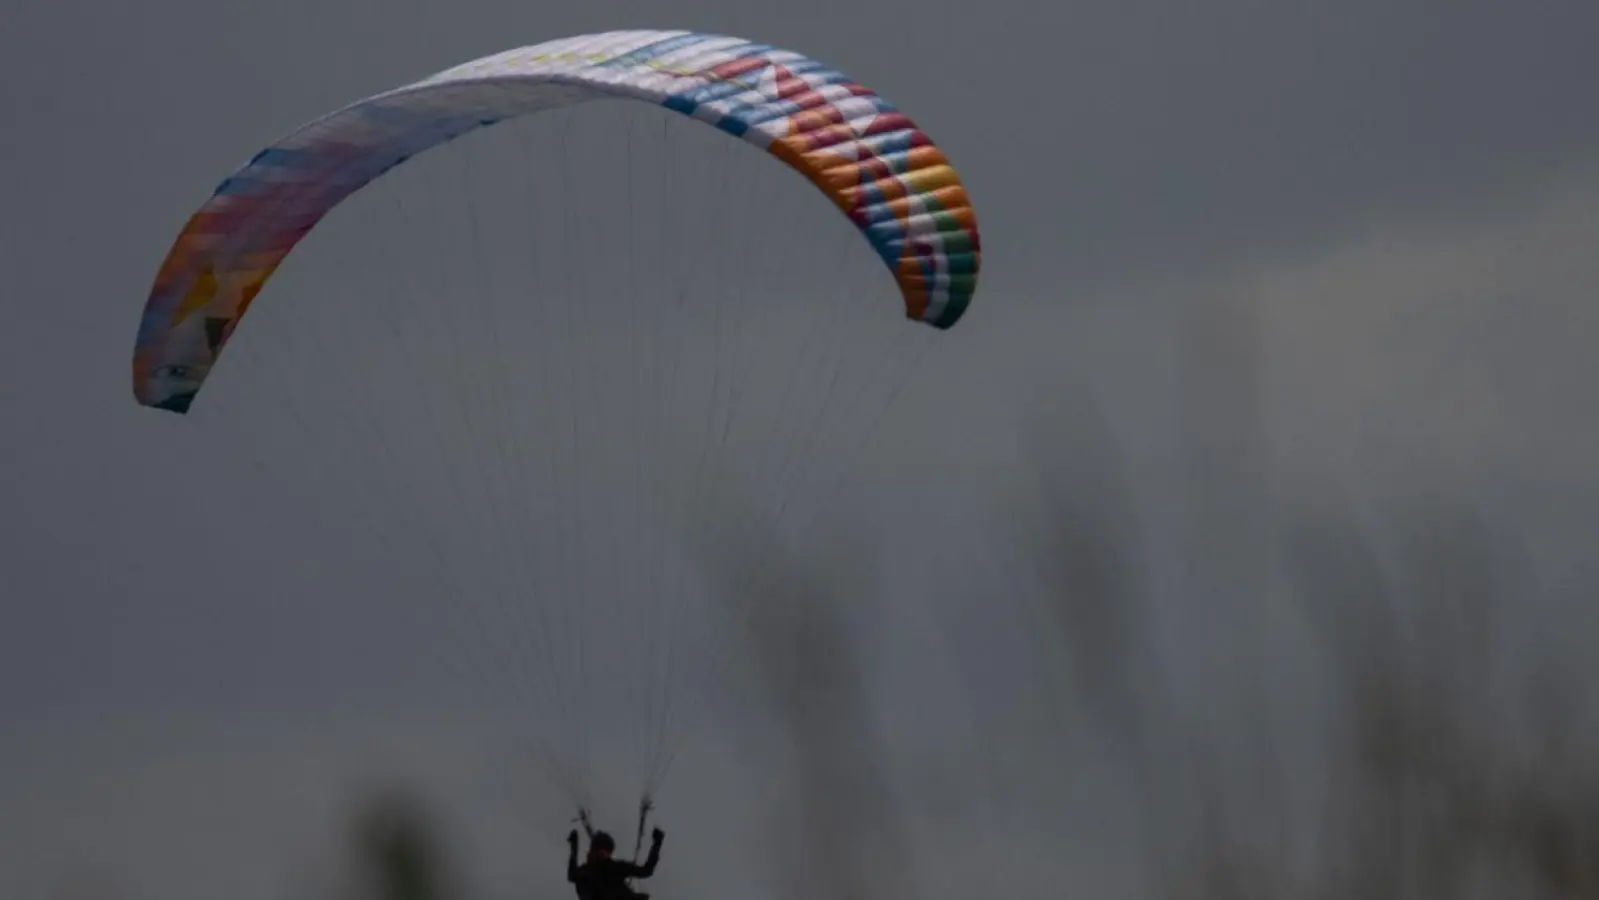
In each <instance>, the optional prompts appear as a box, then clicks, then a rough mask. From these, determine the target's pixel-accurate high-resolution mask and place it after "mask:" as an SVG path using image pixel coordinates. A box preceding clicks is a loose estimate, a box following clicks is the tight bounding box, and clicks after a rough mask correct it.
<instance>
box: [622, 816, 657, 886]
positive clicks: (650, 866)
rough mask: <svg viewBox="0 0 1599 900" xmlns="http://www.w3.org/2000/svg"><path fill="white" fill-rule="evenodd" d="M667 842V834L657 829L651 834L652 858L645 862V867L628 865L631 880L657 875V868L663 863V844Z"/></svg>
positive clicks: (635, 864)
mask: <svg viewBox="0 0 1599 900" xmlns="http://www.w3.org/2000/svg"><path fill="white" fill-rule="evenodd" d="M664 840H666V832H664V831H662V830H661V829H659V828H657V829H655V830H654V831H652V832H650V856H649V858H648V859H646V860H644V865H642V866H641V865H639V864H638V863H627V867H628V873H627V875H628V877H629V878H648V877H650V876H651V875H654V874H655V867H656V866H657V865H659V864H660V862H661V842H662V841H664Z"/></svg>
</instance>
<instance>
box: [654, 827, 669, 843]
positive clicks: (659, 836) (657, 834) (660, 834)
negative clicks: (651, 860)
mask: <svg viewBox="0 0 1599 900" xmlns="http://www.w3.org/2000/svg"><path fill="white" fill-rule="evenodd" d="M650 840H652V841H654V842H655V843H657V844H659V843H660V842H661V841H664V840H666V832H664V831H662V830H661V829H660V828H656V829H655V830H654V831H651V832H650Z"/></svg>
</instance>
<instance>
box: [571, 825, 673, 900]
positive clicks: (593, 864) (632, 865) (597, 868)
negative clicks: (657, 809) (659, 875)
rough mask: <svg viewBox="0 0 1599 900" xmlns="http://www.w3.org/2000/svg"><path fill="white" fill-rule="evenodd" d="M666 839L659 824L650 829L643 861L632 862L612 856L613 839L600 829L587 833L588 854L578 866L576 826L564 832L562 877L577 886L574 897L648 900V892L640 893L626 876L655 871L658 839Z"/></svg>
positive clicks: (659, 851) (607, 899) (657, 857)
mask: <svg viewBox="0 0 1599 900" xmlns="http://www.w3.org/2000/svg"><path fill="white" fill-rule="evenodd" d="M664 840H666V832H664V831H662V830H661V829H659V828H656V829H655V830H654V831H651V832H650V855H649V858H648V859H646V860H645V861H644V865H642V866H641V865H639V864H638V863H636V862H630V861H624V860H620V859H612V858H611V854H613V853H615V852H616V840H615V839H614V838H612V837H611V836H610V835H609V834H606V833H605V832H603V831H594V832H590V833H589V852H588V858H587V859H585V860H584V861H583V864H582V865H581V866H580V865H578V864H577V829H576V828H574V829H572V833H571V834H568V835H567V836H566V843H567V846H568V847H569V848H570V850H571V852H570V853H569V854H568V856H567V860H566V880H567V881H570V882H571V883H572V884H573V885H575V886H576V887H577V896H578V900H648V898H649V894H641V893H638V892H636V891H634V890H633V889H632V888H631V887H629V886H628V884H627V880H628V879H629V878H648V877H650V876H651V875H653V874H655V866H656V864H658V863H659V862H660V861H661V842H662V841H664Z"/></svg>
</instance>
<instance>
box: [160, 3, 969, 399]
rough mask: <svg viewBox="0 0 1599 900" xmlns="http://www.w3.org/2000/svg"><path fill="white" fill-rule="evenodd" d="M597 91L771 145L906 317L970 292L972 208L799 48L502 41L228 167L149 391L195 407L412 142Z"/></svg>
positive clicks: (645, 35)
mask: <svg viewBox="0 0 1599 900" xmlns="http://www.w3.org/2000/svg"><path fill="white" fill-rule="evenodd" d="M600 97H625V98H632V99H636V100H640V101H644V102H646V103H654V104H659V105H662V106H665V107H666V108H668V109H671V110H674V111H676V112H679V113H682V114H683V115H686V116H689V117H691V118H694V119H697V120H700V121H703V122H706V123H708V124H710V125H713V126H715V127H717V128H719V129H721V130H723V131H725V132H727V133H729V134H732V135H735V136H737V137H739V138H742V139H743V140H745V141H748V142H749V143H751V144H754V145H756V146H758V147H761V148H763V149H765V150H767V151H768V152H769V153H771V154H772V155H774V156H776V157H777V158H778V159H780V160H782V161H783V162H785V163H787V164H788V165H789V166H791V167H793V168H794V169H796V170H798V171H799V172H800V173H801V174H803V175H804V176H805V177H806V178H807V179H809V180H810V181H811V182H812V183H813V184H815V185H816V186H817V187H818V188H820V189H821V190H822V191H823V192H824V193H825V194H827V196H828V197H830V198H831V199H832V200H833V202H834V203H835V204H836V205H837V206H838V208H839V209H840V210H841V211H843V212H844V213H845V214H846V215H848V216H849V217H850V219H851V220H852V221H854V223H855V224H856V226H857V227H858V228H859V229H860V230H861V232H862V234H863V235H864V236H865V237H866V239H867V240H868V241H870V242H871V245H872V247H873V248H874V249H875V250H876V251H877V253H878V255H879V256H880V257H881V258H882V260H883V262H884V263H885V264H886V265H887V266H888V267H889V268H890V270H891V271H892V272H893V273H894V277H895V280H896V281H897V283H898V284H899V287H900V291H901V294H902V296H903V298H904V302H905V312H906V315H907V316H909V317H911V318H912V319H916V320H919V321H922V322H925V323H927V324H929V325H933V326H935V327H938V328H948V327H949V326H951V325H953V324H954V323H955V322H956V321H957V320H958V319H959V318H960V317H961V314H962V313H963V312H964V311H965V309H966V306H967V304H968V302H969V301H970V299H971V296H972V292H973V290H974V289H975V287H976V278H977V272H978V268H979V264H980V258H981V257H980V247H979V240H978V233H977V222H976V216H975V214H974V213H973V211H972V206H971V202H970V200H969V199H968V198H967V196H966V191H965V188H964V187H963V186H962V184H961V181H960V177H959V176H958V175H957V174H956V172H955V170H954V168H953V167H951V166H950V164H949V161H948V160H947V159H946V158H945V156H944V154H943V152H942V151H940V150H939V149H938V147H937V146H936V145H935V144H933V142H932V141H931V140H930V139H929V138H928V137H927V135H926V134H924V133H923V132H922V131H921V130H920V129H918V128H917V127H916V126H915V124H914V123H913V122H912V121H911V120H910V118H909V117H907V116H906V115H904V114H903V113H901V112H900V111H899V110H897V109H895V108H894V107H893V106H891V105H889V104H888V103H887V102H886V101H884V100H883V99H882V98H881V97H879V96H878V95H877V94H876V93H875V92H873V91H871V90H870V89H868V88H866V87H863V86H861V85H859V84H857V83H855V82H853V81H851V80H849V79H848V78H846V77H845V76H844V75H843V74H841V73H839V72H837V71H834V70H832V69H829V68H827V67H826V66H823V65H822V64H821V63H818V62H815V61H813V60H810V59H807V58H805V57H804V56H801V55H800V54H798V53H794V52H791V51H787V50H780V49H777V48H775V47H771V46H767V45H764V44H756V43H752V42H750V41H745V40H740V39H738V38H732V37H722V36H716V35H706V34H695V33H690V32H682V31H616V32H607V33H603V34H593V35H583V36H580V37H573V38H565V39H561V40H556V41H550V42H548V43H544V44H538V45H536V46H532V47H524V48H520V49H516V50H509V51H506V52H504V53H498V54H495V55H493V56H486V57H483V58H482V59H478V60H473V61H472V62H469V63H466V64H464V65H460V66H456V67H455V68H452V69H448V70H445V71H443V72H440V73H438V74H436V75H434V76H432V77H429V78H425V79H423V80H422V81H419V82H416V83H414V84H411V85H408V86H405V87H401V88H397V89H395V90H392V91H388V92H385V93H382V94H378V95H375V96H372V97H368V98H367V99H365V100H361V101H359V102H357V103H354V104H351V105H350V106H347V107H345V108H343V109H341V110H338V111H337V112H334V113H331V114H329V115H327V116H324V117H322V118H320V119H317V120H316V121H314V122H311V123H310V124H308V125H306V126H304V127H303V128H300V129H299V130H297V131H295V132H294V133H292V134H290V135H288V136H287V137H285V138H283V139H282V140H280V141H278V142H277V143H275V144H273V145H272V146H271V147H268V148H266V149H264V150H262V151H261V152H260V153H257V154H256V155H255V157H254V158H253V159H251V160H250V162H249V163H248V164H247V165H245V166H244V167H243V168H241V169H240V170H239V171H237V172H235V173H234V174H233V175H232V176H230V177H229V178H227V179H226V180H224V181H223V182H222V183H221V185H220V186H218V188H217V190H216V194H215V195H214V196H213V197H212V198H211V200H210V201H209V202H207V203H206V204H205V205H204V206H203V207H201V208H200V210H199V211H198V212H196V213H195V214H194V215H193V216H192V217H191V218H190V219H189V222H188V224H187V225H186V226H185V227H184V229H183V232H182V234H180V235H179V237H178V239H177V241H176V243H175V244H174V245H173V247H172V249H171V251H170V252H169V253H168V255H167V258H166V261H165V262H164V263H163V264H162V266H161V269H160V271H159V273H158V274H157V276H156V280H155V285H154V287H153V289H152V290H151V292H150V297H149V300H148V302H147V304H146V306H145V312H144V317H143V320H142V321H141V322H140V325H139V335H138V341H137V344H136V346H135V350H134V361H133V388H134V395H135V396H136V397H137V398H138V400H139V402H140V403H142V404H144V405H146V406H152V407H156V408H160V409H167V410H171V411H173V412H179V413H182V412H187V411H188V409H189V405H190V404H191V403H192V402H193V401H194V397H195V394H196V393H197V392H198V391H199V389H200V386H201V385H202V384H203V383H204V382H205V380H206V378H207V376H208V375H209V373H210V368H211V366H212V364H213V363H214V362H215V361H216V358H217V355H218V354H219V353H220V352H221V349H222V347H223V346H224V345H225V344H226V343H227V341H228V339H229V338H230V337H231V336H232V334H233V332H234V329H235V328H237V327H238V324H239V321H240V320H241V319H242V318H243V316H244V314H245V312H246V311H247V310H248V309H249V307H250V304H251V303H252V302H253V301H254V300H255V297H256V295H257V294H258V293H259V292H260V291H261V289H262V287H263V286H264V285H265V283H266V281H267V279H269V278H270V277H272V274H273V272H274V271H275V270H276V269H277V268H278V266H279V265H280V264H281V263H282V261H283V259H284V257H285V256H287V255H288V253H289V252H290V251H291V250H292V249H293V248H294V246H295V244H297V243H298V242H299V241H300V240H301V239H302V238H303V237H305V236H306V234H308V233H309V232H310V231H311V230H312V229H313V228H314V227H316V224H317V223H318V222H319V221H321V219H322V218H323V216H325V215H326V214H327V213H328V212H329V211H330V210H331V209H333V208H334V207H335V206H336V205H338V204H339V203H340V202H341V201H343V200H344V199H345V198H346V197H348V196H349V195H350V194H352V193H354V192H355V191H358V190H360V189H361V187H363V186H364V185H366V184H367V183H368V182H370V181H371V180H372V179H374V178H376V177H378V176H379V175H381V174H383V173H384V172H387V171H389V170H390V169H392V168H394V167H395V166H397V165H400V164H401V163H403V162H405V161H406V160H408V159H410V158H411V157H413V156H414V155H416V154H417V153H420V152H422V151H424V150H427V149H429V148H431V147H434V146H436V145H438V144H441V143H444V142H446V141H450V140H453V139H455V138H457V137H460V136H461V135H463V134H466V133H468V132H470V131H473V130H476V129H478V128H482V127H484V126H488V125H493V124H495V123H497V122H500V121H503V120H505V119H508V118H512V117H516V116H521V115H525V114H528V113H532V112H536V111H539V110H548V109H553V108H557V107H561V106H567V105H570V104H574V103H579V102H583V101H585V100H591V99H596V98H600Z"/></svg>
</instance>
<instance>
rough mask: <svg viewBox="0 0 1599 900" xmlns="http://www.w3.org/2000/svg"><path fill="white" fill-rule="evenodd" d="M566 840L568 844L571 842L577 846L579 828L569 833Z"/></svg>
mask: <svg viewBox="0 0 1599 900" xmlns="http://www.w3.org/2000/svg"><path fill="white" fill-rule="evenodd" d="M566 842H567V843H568V844H571V845H572V846H573V847H576V846H577V829H576V828H574V829H572V830H571V832H570V833H568V834H567V836H566Z"/></svg>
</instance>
